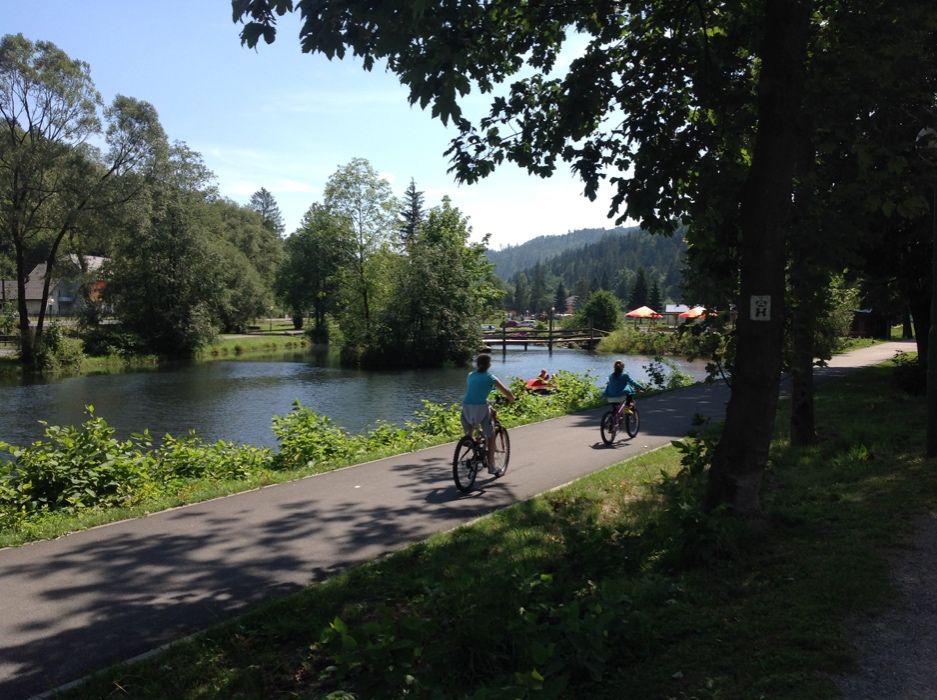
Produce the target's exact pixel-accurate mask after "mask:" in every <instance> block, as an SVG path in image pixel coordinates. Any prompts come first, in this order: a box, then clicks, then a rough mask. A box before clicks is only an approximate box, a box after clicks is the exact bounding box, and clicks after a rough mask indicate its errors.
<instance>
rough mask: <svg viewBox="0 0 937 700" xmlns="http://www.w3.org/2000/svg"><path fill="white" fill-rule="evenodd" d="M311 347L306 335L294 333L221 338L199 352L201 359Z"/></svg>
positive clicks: (298, 349)
mask: <svg viewBox="0 0 937 700" xmlns="http://www.w3.org/2000/svg"><path fill="white" fill-rule="evenodd" d="M308 347H309V342H308V341H307V340H306V337H305V336H292V335H255V336H238V337H236V338H221V339H219V340H217V341H216V342H214V343H212V344H211V345H207V346H206V347H204V348H202V349H201V350H200V351H199V353H198V358H199V359H200V360H209V359H216V358H231V357H238V356H240V355H250V354H255V355H256V354H265V353H274V352H284V351H289V350H295V351H301V350H306V349H307V348H308Z"/></svg>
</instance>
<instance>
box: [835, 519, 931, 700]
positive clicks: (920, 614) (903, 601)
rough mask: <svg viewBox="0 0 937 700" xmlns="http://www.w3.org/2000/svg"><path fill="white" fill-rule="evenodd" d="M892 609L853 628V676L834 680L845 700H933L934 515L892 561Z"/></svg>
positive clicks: (919, 522)
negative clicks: (855, 668) (854, 672)
mask: <svg viewBox="0 0 937 700" xmlns="http://www.w3.org/2000/svg"><path fill="white" fill-rule="evenodd" d="M891 576H892V581H893V583H894V585H895V589H896V591H897V596H896V598H895V605H894V607H891V608H889V609H888V610H886V611H884V612H882V613H881V614H880V615H878V616H876V617H873V618H866V619H859V620H856V621H854V623H853V640H854V643H855V647H856V650H857V654H858V657H857V663H856V665H857V668H858V669H859V670H858V672H857V673H856V675H851V676H841V677H837V678H834V681H835V682H836V685H837V687H838V688H839V690H840V693H842V696H843V697H844V698H847V699H848V700H882V699H883V698H887V699H889V700H919V699H920V700H925V699H926V700H933V699H934V698H937V512H931V513H929V514H928V515H926V516H923V517H921V518H920V520H919V521H918V522H917V523H916V527H915V534H914V536H913V537H912V539H911V541H910V543H909V546H908V548H907V549H904V550H902V551H901V552H898V553H896V555H895V556H894V558H893V559H892V570H891Z"/></svg>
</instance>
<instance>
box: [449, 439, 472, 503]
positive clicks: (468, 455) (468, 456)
mask: <svg viewBox="0 0 937 700" xmlns="http://www.w3.org/2000/svg"><path fill="white" fill-rule="evenodd" d="M477 473H478V461H477V460H476V459H475V441H474V440H473V439H472V438H470V437H469V436H467V435H463V436H462V439H461V440H459V441H458V442H457V443H456V446H455V454H454V455H453V457H452V479H453V480H454V481H455V487H456V488H457V489H459V491H461V492H462V493H465V492H466V491H468V490H469V489H470V488H472V484H474V483H475V475H476V474H477Z"/></svg>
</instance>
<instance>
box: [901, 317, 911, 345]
mask: <svg viewBox="0 0 937 700" xmlns="http://www.w3.org/2000/svg"><path fill="white" fill-rule="evenodd" d="M913 337H914V331H913V330H912V329H911V311H910V310H905V312H904V318H902V320H901V339H902V340H911V338H913Z"/></svg>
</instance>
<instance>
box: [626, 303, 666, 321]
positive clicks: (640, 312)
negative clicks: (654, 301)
mask: <svg viewBox="0 0 937 700" xmlns="http://www.w3.org/2000/svg"><path fill="white" fill-rule="evenodd" d="M625 316H627V317H628V318H663V317H662V316H661V315H660V314H659V313H657V312H656V311H654V309H652V308H651V307H650V306H641V307H639V308H637V309H635V310H634V311H629V312H628V313H626V314H625Z"/></svg>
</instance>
